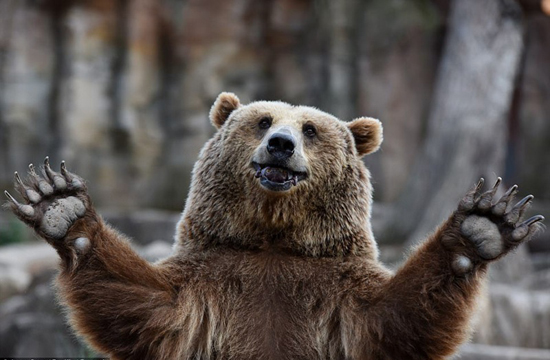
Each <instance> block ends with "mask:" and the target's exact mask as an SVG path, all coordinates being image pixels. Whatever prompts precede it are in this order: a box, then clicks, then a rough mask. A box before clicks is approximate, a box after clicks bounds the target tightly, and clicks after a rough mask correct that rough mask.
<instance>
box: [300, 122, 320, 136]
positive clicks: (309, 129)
mask: <svg viewBox="0 0 550 360" xmlns="http://www.w3.org/2000/svg"><path fill="white" fill-rule="evenodd" d="M302 132H303V133H304V135H305V136H307V137H308V138H312V137H314V136H315V135H316V134H317V129H315V126H313V125H311V124H305V125H304V127H303V128H302Z"/></svg>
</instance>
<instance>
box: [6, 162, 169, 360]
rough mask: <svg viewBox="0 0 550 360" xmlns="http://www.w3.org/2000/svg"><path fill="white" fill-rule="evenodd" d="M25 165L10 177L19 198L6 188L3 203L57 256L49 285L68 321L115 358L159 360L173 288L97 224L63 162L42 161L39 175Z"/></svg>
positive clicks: (123, 241)
mask: <svg viewBox="0 0 550 360" xmlns="http://www.w3.org/2000/svg"><path fill="white" fill-rule="evenodd" d="M29 169H30V172H29V177H28V179H27V180H26V181H23V180H22V179H21V178H20V176H19V175H18V174H17V173H16V174H15V188H16V190H17V191H18V192H19V193H20V194H21V196H22V198H23V199H24V201H23V202H22V203H20V202H18V201H17V200H16V199H15V198H14V197H13V196H11V195H10V194H9V193H8V192H6V196H7V197H8V199H9V200H10V202H9V207H10V208H11V210H12V211H13V212H14V213H15V215H16V216H17V217H18V218H19V219H21V220H22V221H23V222H25V223H26V224H27V225H29V226H30V227H32V228H33V229H34V230H35V231H36V233H37V234H38V235H39V236H40V237H42V238H44V239H45V240H46V241H47V242H48V243H50V244H51V245H52V246H53V247H54V248H55V249H56V250H57V252H58V253H59V255H60V257H61V272H60V274H59V276H58V279H57V285H58V288H59V292H60V295H61V296H60V298H61V301H62V302H64V303H66V304H67V305H68V306H69V308H70V310H71V311H70V315H71V322H72V324H73V325H74V326H75V327H76V328H77V330H78V331H79V332H80V334H81V335H84V337H85V338H86V339H87V340H88V341H89V342H90V343H92V344H93V345H94V346H95V347H96V348H97V349H98V350H99V351H102V352H105V353H108V354H109V355H111V356H114V357H115V358H119V359H145V358H149V359H153V358H161V356H159V354H158V353H157V347H156V346H155V344H156V343H158V339H159V336H163V334H164V332H163V331H165V330H166V329H169V328H170V326H169V325H168V324H170V323H173V319H174V316H175V312H176V310H175V306H174V303H175V298H176V296H177V295H176V290H175V288H174V287H173V286H172V285H171V284H170V282H169V281H168V277H167V276H165V275H164V273H163V270H162V269H159V268H157V267H155V266H154V265H151V264H149V263H148V262H147V261H145V260H144V259H142V258H141V257H139V256H138V255H137V254H136V253H135V252H134V250H133V249H132V248H131V247H130V245H129V243H128V241H127V240H126V239H125V238H124V237H123V236H122V235H120V234H118V233H117V232H116V231H114V230H113V229H111V228H109V226H108V225H106V224H105V223H104V222H103V220H102V219H101V217H100V216H99V215H98V214H97V213H96V211H95V210H94V208H93V207H92V204H91V201H90V198H89V196H88V192H87V189H86V185H85V183H84V181H83V180H82V179H81V178H79V177H78V176H76V175H74V174H71V173H69V172H68V171H67V169H66V168H65V164H64V163H62V164H61V172H60V173H57V172H55V171H53V170H52V169H51V168H50V164H49V161H48V158H46V160H45V162H44V168H43V173H44V174H43V175H44V176H43V177H40V176H39V175H38V174H37V173H36V171H35V168H34V166H32V165H30V166H29Z"/></svg>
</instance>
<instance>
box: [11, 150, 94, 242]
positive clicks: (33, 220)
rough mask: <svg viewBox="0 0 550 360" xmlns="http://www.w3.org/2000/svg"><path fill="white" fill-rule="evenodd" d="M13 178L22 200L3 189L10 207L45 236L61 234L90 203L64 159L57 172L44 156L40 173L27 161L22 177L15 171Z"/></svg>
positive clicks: (80, 215) (66, 230) (82, 185)
mask: <svg viewBox="0 0 550 360" xmlns="http://www.w3.org/2000/svg"><path fill="white" fill-rule="evenodd" d="M14 180H15V181H14V185H15V186H14V187H15V189H16V190H17V192H18V193H19V194H20V195H21V197H22V198H23V199H24V202H23V203H19V202H18V201H17V200H16V199H15V198H14V197H13V196H12V195H11V194H10V193H9V192H7V191H5V192H4V194H5V195H6V197H7V198H8V200H9V202H10V207H11V209H12V211H13V212H14V214H15V215H16V216H17V217H19V218H20V219H21V220H22V221H23V222H25V223H26V224H27V225H29V226H32V227H34V228H35V229H36V231H37V232H38V233H39V234H41V235H43V236H44V237H45V238H47V239H61V238H63V237H64V236H65V235H66V234H67V232H68V230H69V228H70V227H71V226H72V225H73V224H74V222H75V221H76V220H78V219H79V218H81V217H83V216H84V215H85V213H86V211H87V209H88V205H89V204H90V201H89V198H88V195H87V193H86V189H85V186H84V182H83V181H82V180H81V179H80V178H79V177H78V176H76V175H74V174H71V173H70V172H68V171H67V168H66V166H65V162H62V163H61V172H60V173H58V172H55V171H53V170H52V168H51V166H50V161H49V158H48V157H46V158H45V159H44V167H43V177H40V176H39V175H38V174H37V173H36V170H35V167H34V165H33V164H30V165H29V176H28V178H27V179H26V181H23V180H22V179H21V177H20V176H19V173H17V172H15V174H14Z"/></svg>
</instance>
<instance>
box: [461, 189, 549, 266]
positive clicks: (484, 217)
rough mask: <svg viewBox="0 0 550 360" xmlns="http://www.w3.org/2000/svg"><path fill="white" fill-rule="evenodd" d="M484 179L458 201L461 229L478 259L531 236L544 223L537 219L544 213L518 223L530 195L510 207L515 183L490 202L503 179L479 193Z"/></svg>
mask: <svg viewBox="0 0 550 360" xmlns="http://www.w3.org/2000/svg"><path fill="white" fill-rule="evenodd" d="M483 182H484V181H483V179H481V180H480V181H479V182H478V183H477V185H476V186H475V187H474V188H473V189H471V190H470V191H468V193H466V195H465V196H464V198H463V199H462V200H461V201H460V203H459V206H458V214H459V215H460V216H461V218H462V220H461V226H460V232H461V235H462V236H463V237H464V238H466V239H468V240H469V242H470V243H472V244H473V245H474V247H475V249H476V252H477V254H478V256H479V257H480V258H481V259H483V260H493V259H496V258H498V257H500V256H502V255H504V254H506V253H507V252H509V251H510V250H511V249H512V248H514V247H515V246H517V245H518V244H520V243H522V242H524V241H527V240H528V239H529V238H531V237H532V235H533V234H534V233H535V232H536V231H537V230H539V229H541V228H542V227H543V226H542V225H541V224H540V222H542V221H543V220H544V217H543V216H542V215H535V216H533V217H530V218H529V219H527V220H525V221H523V222H521V223H520V220H521V218H522V216H523V213H524V212H525V210H526V209H527V208H528V206H529V205H530V204H531V201H532V200H533V198H534V197H533V195H528V196H526V197H524V198H523V199H521V200H520V201H518V202H517V203H516V204H515V205H514V206H513V207H512V208H511V209H509V204H510V203H511V202H512V200H513V199H514V197H515V195H516V194H517V191H518V187H517V185H514V186H512V187H511V188H509V189H508V191H506V193H505V194H504V195H503V196H502V197H501V198H500V199H499V200H498V201H496V202H493V199H494V197H495V195H496V193H497V190H498V187H499V185H500V184H501V182H502V179H501V178H498V179H497V181H496V183H495V185H494V186H493V187H492V188H491V189H490V190H488V191H485V192H483V193H481V188H482V186H483ZM453 266H454V265H453Z"/></svg>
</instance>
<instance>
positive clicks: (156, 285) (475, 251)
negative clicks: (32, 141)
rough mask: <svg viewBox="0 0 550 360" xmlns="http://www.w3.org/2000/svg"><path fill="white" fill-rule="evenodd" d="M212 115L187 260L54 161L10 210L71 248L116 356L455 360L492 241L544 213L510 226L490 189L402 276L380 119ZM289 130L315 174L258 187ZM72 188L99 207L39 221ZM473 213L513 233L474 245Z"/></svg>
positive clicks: (239, 111) (73, 304)
mask: <svg viewBox="0 0 550 360" xmlns="http://www.w3.org/2000/svg"><path fill="white" fill-rule="evenodd" d="M210 114H211V121H212V123H213V124H214V125H215V126H216V127H217V128H218V131H217V133H216V134H215V136H214V137H213V138H212V139H211V140H210V141H209V142H208V143H207V144H206V145H205V146H204V148H203V150H202V152H201V154H200V157H199V160H198V161H197V164H196V166H195V169H194V173H193V182H192V187H191V190H190V195H189V198H188V200H187V203H186V206H185V211H184V213H183V215H182V219H181V221H180V223H179V225H178V229H177V243H176V246H175V250H174V254H173V255H172V256H171V257H169V258H167V259H165V260H163V261H161V262H159V263H157V264H149V263H147V262H146V261H145V260H143V259H142V258H140V257H139V256H138V255H137V254H136V253H135V252H134V251H133V250H132V249H131V247H130V245H129V243H128V241H127V240H126V239H125V238H124V237H123V236H122V235H121V234H119V233H117V232H116V231H115V230H113V229H111V228H110V227H109V226H108V225H106V224H105V223H104V221H103V220H102V219H101V218H100V217H99V216H98V214H97V213H96V211H95V210H94V208H93V207H92V205H91V202H90V199H89V198H88V195H87V191H86V188H85V186H83V182H82V181H81V180H79V179H78V178H77V177H76V176H74V175H72V174H70V173H68V172H66V171H65V172H64V171H62V175H63V176H64V179H65V180H66V183H65V186H63V181H61V180H62V179H58V178H57V177H58V176H60V175H59V174H57V173H53V172H52V171H51V169H49V165H48V164H46V179H49V180H50V181H49V183H50V184H51V187H52V189H53V192H52V191H49V190H50V189H46V192H44V191H42V190H41V187H40V183H41V182H44V180H42V179H38V178H37V177H35V176H31V178H30V179H29V180H28V181H27V183H26V184H24V183H22V182H21V181H20V180H18V184H17V189H18V190H19V192H20V193H21V194H22V195H23V197H24V198H25V200H26V203H30V204H19V203H18V202H17V201H16V200H15V199H12V202H11V208H12V210H13V211H14V212H15V213H16V214H17V215H18V216H19V217H20V218H21V219H22V220H23V221H25V222H26V223H27V224H29V225H30V226H33V227H34V228H35V230H36V231H37V232H38V234H39V235H41V236H42V237H44V238H45V239H46V240H47V241H49V242H50V243H51V244H52V245H53V246H54V247H55V248H56V249H57V250H58V252H59V254H60V255H61V259H62V267H61V272H60V274H59V277H58V279H57V286H58V289H59V296H60V299H61V301H62V302H63V303H64V304H65V305H66V306H67V309H69V314H70V321H71V324H72V325H73V327H74V328H75V329H76V331H77V332H78V333H79V334H80V335H82V336H83V337H84V338H85V339H86V341H88V342H89V343H90V344H92V345H93V346H94V347H95V348H96V349H97V350H99V351H100V352H103V353H106V354H108V355H110V356H111V357H112V358H113V359H125V360H128V359H140V360H141V359H158V360H168V359H266V360H268V359H308V360H310V359H357V360H364V359H443V358H445V357H447V356H448V355H451V354H452V353H453V352H455V351H456V349H457V347H458V346H459V344H461V343H462V342H464V341H465V340H466V339H467V338H468V335H469V325H468V324H469V321H470V318H471V316H472V313H473V311H474V308H475V305H476V299H477V297H478V295H479V292H480V289H481V288H482V286H483V281H484V280H483V279H484V278H485V273H486V269H487V263H488V261H487V260H485V259H484V258H483V257H482V256H480V254H483V250H486V249H485V248H484V246H485V245H484V244H485V240H487V241H488V242H489V243H491V242H492V241H501V242H502V244H500V243H499V244H498V246H494V244H492V243H491V244H489V245H488V246H490V247H491V249H493V250H494V249H497V250H498V251H501V250H502V251H501V252H500V253H499V254H496V255H495V254H493V253H491V255H495V257H496V258H498V257H501V256H503V255H504V254H505V253H506V252H508V251H509V250H510V249H511V248H513V247H514V246H517V245H518V244H519V243H521V242H522V241H524V240H526V239H527V238H528V237H530V236H531V235H532V234H533V232H534V231H535V230H536V228H537V223H538V222H539V221H540V220H541V219H540V218H536V219H534V220H533V218H532V219H530V220H528V222H527V223H525V222H524V223H521V224H516V223H514V222H510V221H507V220H506V219H509V218H510V216H508V217H506V214H504V213H501V212H500V210H501V208H502V201H505V205H507V204H508V201H509V200H510V199H505V200H501V202H498V203H497V204H496V205H495V208H494V210H493V212H492V213H486V212H487V211H491V207H487V206H485V205H486V202H487V201H486V200H487V199H488V197H487V196H484V195H483V194H482V195H480V194H479V190H480V188H481V187H480V186H478V187H476V188H475V189H474V190H472V191H471V192H469V193H468V194H467V195H466V197H465V199H464V200H463V201H462V202H461V204H460V206H459V209H458V210H456V212H455V213H453V214H452V215H451V216H450V218H449V219H448V220H447V221H445V222H444V223H443V224H442V225H441V226H440V228H439V229H438V230H437V231H435V233H433V234H432V235H431V236H430V237H429V238H428V239H427V240H426V241H425V242H424V243H423V244H422V245H420V246H419V247H418V248H417V249H416V250H414V252H413V253H412V255H411V256H410V257H409V259H408V260H407V261H406V263H405V264H404V265H403V266H402V268H401V269H400V270H398V271H397V272H396V273H395V274H392V273H391V272H390V271H388V270H387V269H386V268H384V267H383V266H382V265H381V264H380V263H379V261H378V250H377V246H376V243H375V241H374V237H373V235H372V232H371V226H370V208H371V193H372V190H371V185H370V181H369V173H368V171H367V169H366V168H365V166H364V165H363V162H362V160H361V156H362V155H365V154H368V153H370V152H372V151H375V150H376V149H377V148H378V147H379V146H380V143H381V141H382V128H381V125H380V123H379V122H378V121H377V120H374V119H370V118H362V119H357V120H355V121H353V122H351V123H347V124H346V123H344V122H341V121H340V120H338V119H336V118H334V117H333V116H331V115H329V114H326V113H324V112H321V111H319V110H316V109H313V108H310V107H303V106H291V105H288V104H285V103H281V102H255V103H252V104H249V105H246V106H243V105H241V104H240V102H239V100H238V99H237V97H236V96H235V95H233V94H229V93H224V94H221V95H220V97H219V98H218V100H216V103H215V104H214V106H213V108H212V110H211V113H210ZM262 119H263V120H262ZM266 119H267V120H266ZM261 121H264V123H263V124H264V125H265V122H266V121H269V124H270V127H269V129H264V128H263V127H262V126H263V125H261V126H260V125H259V122H261ZM281 126H286V127H287V128H291V129H293V131H294V133H296V134H299V135H297V136H298V138H297V141H299V144H300V146H299V147H296V150H295V151H296V152H298V151H299V152H300V154H298V155H299V156H300V159H305V160H303V161H304V162H305V163H306V165H305V166H306V167H307V178H306V179H305V180H303V181H300V182H298V183H297V184H296V185H295V186H293V187H292V188H291V189H290V190H288V191H280V192H276V191H270V190H267V189H265V188H263V187H262V186H261V185H260V182H259V180H258V179H257V178H256V177H255V169H254V168H253V166H251V159H252V157H253V156H254V154H255V151H258V147H260V146H264V145H262V144H265V142H262V141H263V139H264V138H265V137H266V136H269V134H272V133H273V131H275V130H276V129H277V128H280V127H281ZM312 126H313V127H314V128H315V133H314V135H313V136H311V133H309V135H308V136H306V130H305V129H307V128H311V127H312ZM274 129H275V130H274ZM302 132H303V133H304V135H303V136H302ZM260 150H262V149H260ZM298 155H296V156H298ZM62 170H64V168H62ZM55 179H57V183H58V184H59V186H57V185H56V183H55V181H54V180H55ZM75 184H76V185H75ZM77 185H78V186H77ZM42 187H44V186H43V185H42ZM34 193H36V194H37V195H36V196H35V194H34ZM27 194H31V196H29V195H27ZM493 195H494V194H493ZM31 197H32V198H33V199H32V201H30V200H31V199H30V198H31ZM68 197H76V198H78V199H80V201H81V202H82V203H83V204H84V205H85V207H86V212H85V214H84V215H83V216H82V217H80V218H78V219H77V220H74V219H72V217H71V218H67V219H68V220H66V221H69V223H68V225H69V230H68V232H67V233H66V234H65V236H64V237H63V238H62V239H54V238H51V237H49V236H48V234H47V233H45V232H44V231H43V228H41V225H40V224H41V222H40V220H41V219H42V218H43V216H44V213H46V212H47V211H49V209H51V207H52V204H54V203H56V201H57V200H58V199H60V198H68ZM481 198H482V199H483V204H484V205H483V207H481V206H478V203H479V199H481ZM489 201H490V202H492V196H491V197H490V198H489ZM497 205H498V206H497ZM524 205H525V204H522V205H521V206H524ZM505 207H506V206H505ZM497 208H498V209H497ZM514 209H516V210H514V211H516V212H518V211H519V212H520V214H519V215H521V211H522V209H523V207H520V208H519V210H518V208H514ZM469 216H476V217H480V216H484V218H483V219H486V220H484V221H479V220H476V219H477V218H475V219H471V220H469V221H468V222H467V224H469V225H468V226H466V228H467V232H468V234H469V235H468V236H470V235H471V236H474V237H475V236H478V234H479V233H483V231H485V230H484V229H483V228H482V227H483V224H485V223H486V222H487V221H489V220H490V222H491V224H494V227H495V228H497V229H498V231H500V234H501V236H493V237H486V238H483V241H481V242H479V241H478V242H473V241H471V239H469V238H468V236H466V235H464V234H463V233H462V232H461V225H462V224H463V223H464V221H465V219H467V218H468V217H469ZM73 220H74V222H73ZM473 220H476V221H473ZM60 221H61V220H60ZM480 224H481V225H480ZM480 226H481V228H480ZM517 229H519V230H521V231H519V230H518V231H516V232H515V235H514V236H515V237H514V239H512V238H511V235H510V234H511V233H512V232H513V231H515V230H517ZM493 230H494V229H493ZM521 234H524V237H523V238H521V239H520V240H519V241H517V240H515V238H517V237H518V236H520V235H521ZM495 251H496V250H495Z"/></svg>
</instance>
